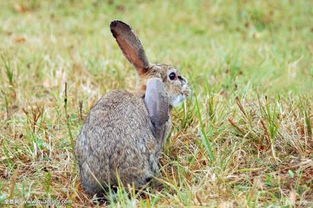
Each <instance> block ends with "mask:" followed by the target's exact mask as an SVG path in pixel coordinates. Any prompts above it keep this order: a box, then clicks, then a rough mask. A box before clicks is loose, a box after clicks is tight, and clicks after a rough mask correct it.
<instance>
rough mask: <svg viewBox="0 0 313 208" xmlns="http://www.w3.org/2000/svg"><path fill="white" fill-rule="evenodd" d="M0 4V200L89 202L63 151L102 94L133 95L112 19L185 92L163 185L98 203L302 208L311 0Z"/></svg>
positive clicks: (308, 202) (309, 167) (308, 146)
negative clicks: (177, 75)
mask: <svg viewBox="0 0 313 208" xmlns="http://www.w3.org/2000/svg"><path fill="white" fill-rule="evenodd" d="M0 8H1V12H0V40H1V41H0V146H1V148H0V203H8V201H5V200H9V199H16V200H21V201H23V200H26V201H27V200H70V201H68V203H67V204H66V205H67V206H73V207H84V206H91V205H94V204H93V202H92V199H91V197H89V196H87V195H86V194H85V193H84V192H83V190H82V188H81V186H80V181H79V174H78V168H77V165H76V162H75V158H74V155H73V149H72V148H73V144H74V143H75V140H76V135H77V134H78V132H79V130H80V128H81V126H82V124H83V121H84V118H85V117H86V115H87V114H88V112H89V110H90V108H91V107H92V106H93V105H94V104H95V102H96V101H97V100H98V99H99V98H100V97H101V96H102V95H104V94H105V93H107V92H108V91H110V90H112V89H115V88H122V89H130V90H132V91H133V90H135V87H136V79H137V74H136V71H135V69H134V68H133V66H131V65H130V64H129V63H128V62H127V60H126V59H125V58H124V57H123V55H122V53H121V51H120V49H119V48H118V46H117V44H116V42H115V40H114V38H113V37H112V35H111V33H110V30H109V23H110V22H111V20H113V19H121V20H123V21H125V22H128V23H129V24H131V25H132V26H133V28H134V29H135V31H136V32H137V33H138V35H139V37H140V38H141V39H142V42H143V44H144V46H145V49H146V53H147V55H148V57H149V59H150V61H151V62H154V63H168V64H173V65H175V66H177V67H178V68H180V70H181V71H182V72H183V74H184V75H185V77H187V78H188V80H189V82H190V83H191V85H192V88H193V95H192V97H190V99H189V100H188V101H187V102H186V103H185V104H184V105H182V106H181V107H179V108H176V109H175V110H174V111H173V120H174V121H173V123H174V126H173V130H172V133H171V136H170V138H169V139H168V142H167V144H166V146H165V149H164V154H163V157H162V160H161V164H162V171H161V175H160V176H159V181H160V183H161V184H163V185H162V186H157V187H154V186H150V187H148V188H147V189H146V190H144V191H143V192H144V194H141V195H140V193H138V194H131V196H130V197H127V195H126V193H125V191H124V190H123V189H121V190H120V191H119V192H118V193H117V196H115V197H116V200H113V199H112V200H111V203H110V205H111V206H122V207H129V206H140V207H154V206H159V207H182V206H207V207H293V206H297V207H312V206H313V136H312V131H313V130H312V126H313V59H312V57H313V3H312V1H309V0H299V1H292V0H290V1H288V0H280V1H279V0H277V1H270V0H266V1H265V0H264V1H246V0H236V1H231V0H226V1H221V0H220V1H204V0H203V1H192V0H181V1H178V0H173V1H143V0H138V1H122V0H116V1H115V0H107V1H96V0H93V1H87V0H83V1H75V0H72V1H62V0H55V1H52V0H51V1H48V0H47V1H40V0H7V1H5V0H1V1H0ZM65 83H67V90H66V93H65ZM66 94H67V102H64V100H65V96H66ZM21 201H20V202H21ZM20 202H19V203H20ZM28 205H30V204H28ZM19 206H23V204H21V203H20V204H19ZM37 206H39V204H38V203H37ZM42 206H43V205H42Z"/></svg>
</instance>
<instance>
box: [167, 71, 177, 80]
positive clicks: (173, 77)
mask: <svg viewBox="0 0 313 208" xmlns="http://www.w3.org/2000/svg"><path fill="white" fill-rule="evenodd" d="M168 77H169V78H170V80H174V79H176V74H175V72H171V73H170V74H169V75H168Z"/></svg>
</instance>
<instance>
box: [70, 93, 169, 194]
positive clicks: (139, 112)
mask: <svg viewBox="0 0 313 208" xmlns="http://www.w3.org/2000/svg"><path fill="white" fill-rule="evenodd" d="M170 127H171V121H170V119H169V121H168V122H167V124H166V132H167V133H166V135H167V134H168V132H169V130H170ZM152 129H153V126H152V123H151V121H150V119H149V116H148V111H147V109H146V106H145V103H144V101H143V99H142V98H141V97H139V96H137V95H133V94H131V93H129V92H127V91H123V90H114V91H112V92H110V93H109V94H107V95H106V96H104V97H102V98H101V99H100V100H99V101H98V103H97V104H96V105H95V106H94V107H93V108H92V109H91V111H90V113H89V115H88V117H87V120H86V123H85V124H84V125H83V128H82V130H81V132H80V134H79V136H78V141H77V143H76V155H77V159H78V163H79V167H80V175H81V181H82V184H83V186H84V188H85V190H86V191H87V192H89V193H91V194H94V193H98V192H101V190H102V187H105V186H107V185H117V180H118V179H117V177H119V178H120V180H121V181H122V182H123V183H124V184H132V183H134V185H135V186H137V187H140V186H142V185H144V184H146V183H147V181H148V180H150V179H151V177H152V176H153V175H155V174H156V173H157V172H158V158H159V155H160V152H161V150H162V146H163V143H164V139H165V138H162V139H161V140H157V139H156V138H155V137H154V135H153V131H152Z"/></svg>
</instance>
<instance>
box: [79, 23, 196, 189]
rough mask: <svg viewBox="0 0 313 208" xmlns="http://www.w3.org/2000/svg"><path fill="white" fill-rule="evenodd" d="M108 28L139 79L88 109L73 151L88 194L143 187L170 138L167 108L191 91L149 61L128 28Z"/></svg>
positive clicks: (181, 79)
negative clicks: (132, 87)
mask: <svg viewBox="0 0 313 208" xmlns="http://www.w3.org/2000/svg"><path fill="white" fill-rule="evenodd" d="M110 29H111V32H112V34H113V36H114V38H115V39H116V41H117V43H118V45H119V47H120V48H121V50H122V52H123V54H124V55H125V57H126V58H127V59H128V61H129V62H130V63H132V64H133V65H134V66H135V68H136V69H137V72H138V74H139V77H140V84H141V86H140V88H139V89H138V92H136V93H133V94H132V93H130V92H128V91H126V90H113V91H111V92H110V93H108V94H107V95H105V96H103V97H102V98H101V99H100V100H99V101H98V103H97V104H96V105H95V106H94V107H93V108H92V109H91V110H90V113H89V115H88V117H87V119H86V121H85V123H84V125H83V127H82V129H81V131H80V133H79V135H78V138H77V142H76V148H75V153H76V157H77V160H78V164H79V169H80V177H81V182H82V186H83V188H84V189H85V191H86V192H87V193H89V194H92V195H93V194H99V193H103V190H104V188H107V187H108V186H111V187H112V186H116V185H118V181H119V180H120V181H121V182H122V183H123V184H130V185H134V186H135V187H138V188H140V187H142V186H144V185H145V184H147V183H148V182H149V181H150V180H151V179H152V178H153V176H155V175H156V174H157V173H158V170H159V167H158V161H159V157H160V154H161V152H162V149H163V145H164V141H165V139H166V137H167V136H168V134H169V132H170V129H171V126H172V123H171V114H170V112H171V109H172V108H173V107H175V106H176V105H178V104H179V103H180V102H182V101H183V100H184V99H185V98H186V97H187V96H188V95H189V94H190V92H191V90H190V87H189V84H188V82H187V80H186V79H185V78H184V77H183V76H182V75H181V74H180V73H179V71H178V70H177V69H176V68H175V67H173V66H170V65H165V64H151V63H149V61H148V59H147V57H146V54H145V51H144V49H143V46H142V44H141V42H140V40H139V39H138V37H137V36H136V34H135V33H134V32H133V30H132V29H131V27H130V26H129V25H127V24H126V23H124V22H122V21H118V20H115V21H112V22H111V24H110Z"/></svg>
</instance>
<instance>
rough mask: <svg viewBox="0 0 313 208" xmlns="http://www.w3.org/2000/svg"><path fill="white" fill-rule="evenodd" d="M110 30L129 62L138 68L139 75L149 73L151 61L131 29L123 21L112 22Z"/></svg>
mask: <svg viewBox="0 0 313 208" xmlns="http://www.w3.org/2000/svg"><path fill="white" fill-rule="evenodd" d="M110 28H111V32H112V34H113V36H114V38H115V39H116V41H117V43H118V45H119V46H120V48H121V50H122V51H123V53H124V55H125V56H126V58H127V59H128V61H129V62H130V63H132V64H133V65H134V66H135V67H136V68H137V70H138V72H139V74H144V73H145V72H147V69H148V67H149V61H148V59H147V57H146V54H145V51H144V49H143V46H142V44H141V42H140V40H139V39H138V37H137V36H136V34H135V33H134V32H133V31H132V29H131V27H130V26H129V25H127V24H126V23H124V22H122V21H119V20H115V21H113V22H111V24H110Z"/></svg>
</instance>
